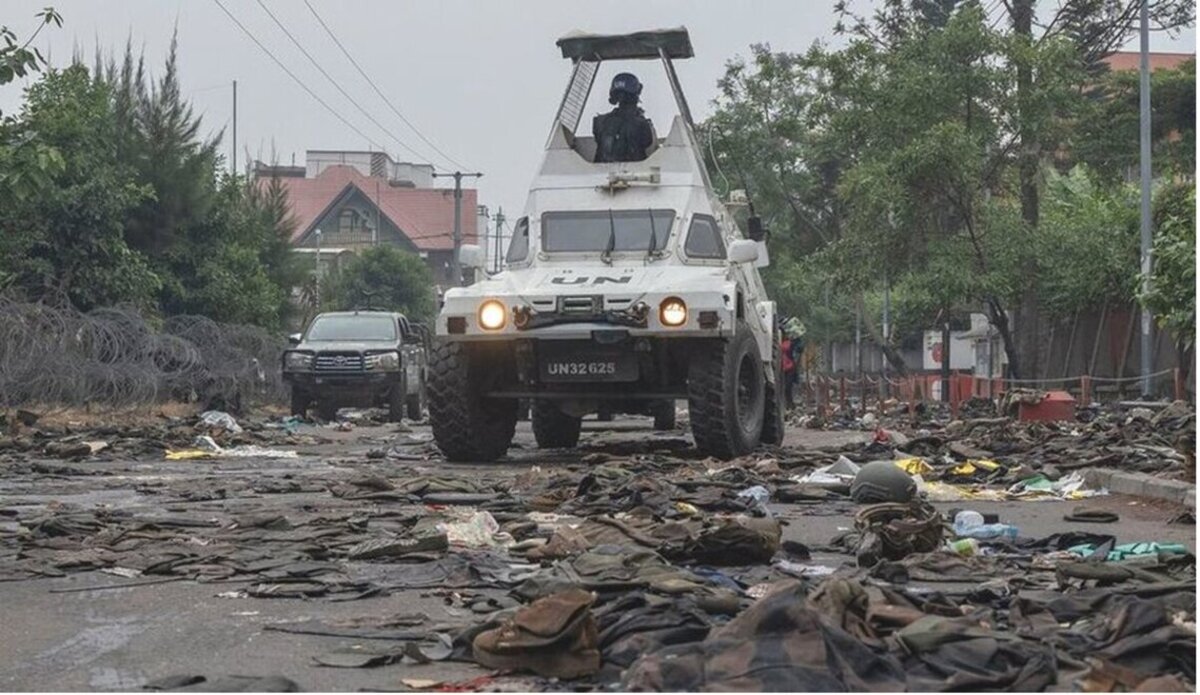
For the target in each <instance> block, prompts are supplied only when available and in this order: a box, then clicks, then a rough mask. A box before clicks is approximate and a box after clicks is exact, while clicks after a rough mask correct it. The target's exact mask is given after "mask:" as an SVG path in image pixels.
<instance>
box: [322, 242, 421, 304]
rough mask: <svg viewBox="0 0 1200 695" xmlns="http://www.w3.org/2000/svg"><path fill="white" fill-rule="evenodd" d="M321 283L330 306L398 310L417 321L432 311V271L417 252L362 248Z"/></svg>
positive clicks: (388, 247) (383, 247)
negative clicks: (324, 287) (348, 261)
mask: <svg viewBox="0 0 1200 695" xmlns="http://www.w3.org/2000/svg"><path fill="white" fill-rule="evenodd" d="M323 284H326V285H327V286H328V293H327V295H326V296H327V297H328V300H327V306H328V307H330V308H333V309H338V310H350V309H381V310H387V311H399V312H401V313H403V314H405V315H407V316H408V317H409V318H412V319H414V320H417V321H425V320H428V319H429V318H430V317H432V315H433V310H434V307H433V299H434V298H433V274H432V273H431V272H430V271H429V267H428V266H427V265H425V262H424V261H422V260H421V258H420V257H419V256H417V255H416V254H412V253H408V252H407V251H402V250H401V249H398V248H396V247H394V246H374V247H372V248H369V249H366V250H364V251H363V252H361V253H360V254H359V255H358V256H355V257H354V258H353V259H352V260H351V261H350V263H349V264H348V265H347V266H346V267H345V268H343V269H342V271H341V272H340V273H338V274H336V275H334V276H332V277H330V278H329V279H328V280H327V282H325V283H323Z"/></svg>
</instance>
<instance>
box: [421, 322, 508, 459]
mask: <svg viewBox="0 0 1200 695" xmlns="http://www.w3.org/2000/svg"><path fill="white" fill-rule="evenodd" d="M473 357H474V358H475V359H472V358H473ZM484 357H485V355H483V354H480V353H477V354H475V355H472V354H471V352H469V351H468V350H467V349H466V347H465V346H464V345H463V344H462V343H453V342H439V343H437V344H435V345H434V348H433V354H432V356H431V359H430V363H429V384H428V388H429V422H430V424H431V425H432V426H433V439H434V441H435V442H436V443H437V446H438V448H439V449H441V450H442V453H443V454H444V455H445V456H446V458H447V459H449V460H451V461H495V460H496V459H498V458H500V457H501V456H503V455H504V453H505V452H506V451H508V445H509V444H511V443H512V439H513V434H514V433H515V432H516V427H517V401H516V399H514V398H484V397H483V396H482V395H481V390H480V389H481V388H482V386H483V385H484V384H487V383H489V380H488V375H487V372H488V370H489V367H492V368H495V367H496V365H488V364H484V362H486V361H487V360H486V359H483V358H484Z"/></svg>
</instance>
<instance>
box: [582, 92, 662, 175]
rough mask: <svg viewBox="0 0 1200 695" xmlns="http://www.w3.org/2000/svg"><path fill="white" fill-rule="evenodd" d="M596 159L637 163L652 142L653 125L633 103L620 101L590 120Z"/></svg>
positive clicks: (644, 156)
mask: <svg viewBox="0 0 1200 695" xmlns="http://www.w3.org/2000/svg"><path fill="white" fill-rule="evenodd" d="M592 135H593V136H594V137H595V138H596V161H597V162H640V161H642V160H643V159H645V158H646V149H647V148H649V147H650V145H651V144H652V143H653V142H654V127H653V126H651V125H650V119H649V118H646V117H645V116H644V115H643V114H642V109H641V108H639V107H638V105H637V104H636V103H628V102H626V103H622V104H620V105H619V106H617V108H615V109H613V110H612V111H609V112H608V113H602V114H600V115H599V116H596V118H595V119H594V120H593V121H592Z"/></svg>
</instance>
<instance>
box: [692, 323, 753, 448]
mask: <svg viewBox="0 0 1200 695" xmlns="http://www.w3.org/2000/svg"><path fill="white" fill-rule="evenodd" d="M765 383H766V380H765V379H764V378H763V366H762V358H761V357H760V356H759V354H758V344H757V343H756V342H755V340H754V336H753V335H751V333H750V328H749V327H748V326H747V325H746V324H745V323H738V326H737V329H736V332H735V333H734V336H733V337H732V338H730V339H729V340H718V341H711V342H709V341H706V342H705V343H704V344H702V345H699V346H697V347H696V348H695V349H694V351H693V352H692V355H691V359H690V361H689V362H688V415H689V418H690V419H691V421H692V436H693V438H695V440H696V446H697V448H699V449H700V451H701V452H703V453H705V454H708V455H710V456H716V457H717V458H722V459H728V458H734V457H736V456H744V455H745V454H748V453H750V452H751V451H752V450H753V449H754V447H756V446H758V443H759V441H760V437H761V436H762V430H763V414H764V410H765V407H764V396H765V390H766V389H765V388H764V385H765Z"/></svg>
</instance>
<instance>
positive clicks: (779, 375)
mask: <svg viewBox="0 0 1200 695" xmlns="http://www.w3.org/2000/svg"><path fill="white" fill-rule="evenodd" d="M779 338H780V336H779V334H778V333H776V334H775V335H774V336H773V337H772V340H773V341H774V346H773V347H772V349H771V368H772V371H773V372H774V373H775V383H774V384H772V383H770V382H767V383H766V387H765V388H766V397H765V399H764V401H765V408H766V410H765V411H764V413H763V428H762V442H763V444H774V445H776V446H780V445H782V444H783V430H784V424H783V415H784V411H785V410H787V404H786V402H785V401H784V395H785V392H786V391H787V387H786V386H785V385H784V382H783V380H784V378H785V375H784V373H783V355H782V354H781V352H780V347H779Z"/></svg>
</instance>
